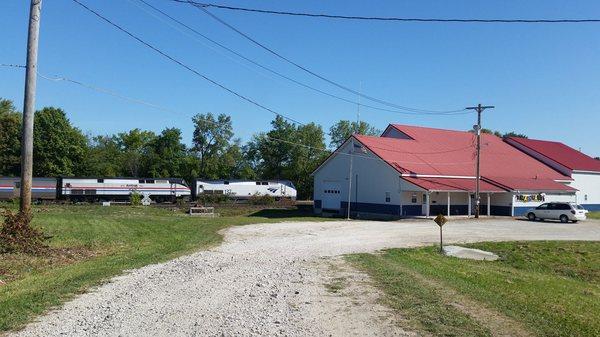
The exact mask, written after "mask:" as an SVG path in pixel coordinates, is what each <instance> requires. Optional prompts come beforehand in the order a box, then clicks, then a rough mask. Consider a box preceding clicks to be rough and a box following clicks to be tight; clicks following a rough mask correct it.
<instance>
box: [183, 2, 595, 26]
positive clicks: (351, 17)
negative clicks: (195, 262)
mask: <svg viewBox="0 0 600 337" xmlns="http://www.w3.org/2000/svg"><path fill="white" fill-rule="evenodd" d="M171 1H173V2H180V3H188V4H194V5H197V6H202V7H212V8H218V9H226V10H233V11H242V12H253V13H260V14H275V15H287V16H304V17H312V18H322V19H339V20H361V21H397V22H438V23H600V19H457V18H452V19H442V18H403V17H380V16H356V15H336V14H326V13H307V12H289V11H276V10H268V9H257V8H247V7H233V6H225V5H219V4H213V3H203V2H196V1H186V0H171Z"/></svg>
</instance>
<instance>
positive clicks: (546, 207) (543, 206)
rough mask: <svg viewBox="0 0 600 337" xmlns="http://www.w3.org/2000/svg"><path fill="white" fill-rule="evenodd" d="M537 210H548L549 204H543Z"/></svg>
mask: <svg viewBox="0 0 600 337" xmlns="http://www.w3.org/2000/svg"><path fill="white" fill-rule="evenodd" d="M537 209H548V204H541V205H539V206H538V207H537Z"/></svg>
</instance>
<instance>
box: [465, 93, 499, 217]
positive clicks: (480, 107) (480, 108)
mask: <svg viewBox="0 0 600 337" xmlns="http://www.w3.org/2000/svg"><path fill="white" fill-rule="evenodd" d="M493 108H495V106H493V105H481V104H477V106H470V107H466V108H465V109H467V110H475V111H477V125H475V126H474V129H475V132H476V133H477V148H476V150H477V162H476V164H475V175H476V176H477V177H476V180H475V218H479V211H480V204H481V202H480V201H481V198H480V196H479V194H480V193H479V192H480V191H479V184H480V181H481V172H480V163H481V113H482V112H483V111H484V110H485V109H493ZM469 199H470V198H469ZM470 202H471V200H469V203H470Z"/></svg>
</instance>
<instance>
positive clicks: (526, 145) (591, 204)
mask: <svg viewBox="0 0 600 337" xmlns="http://www.w3.org/2000/svg"><path fill="white" fill-rule="evenodd" d="M506 141H507V142H508V143H509V144H511V145H513V146H515V147H516V148H518V149H519V150H521V151H523V152H525V153H527V154H529V155H530V156H532V157H534V158H535V159H537V160H539V161H541V162H543V163H545V164H547V165H548V166H550V167H552V168H554V169H555V170H557V171H558V172H560V173H562V174H564V175H565V176H568V177H570V178H571V179H572V180H571V181H568V182H567V184H568V185H569V186H571V187H573V188H576V189H577V190H578V191H577V193H576V196H577V203H578V204H581V205H582V206H583V207H585V208H586V209H588V210H590V211H600V160H597V159H594V158H592V157H590V156H588V155H586V154H584V153H581V152H580V151H577V150H575V149H573V148H571V147H569V146H567V145H565V144H563V143H559V142H551V141H546V140H535V139H525V138H517V137H511V138H508V139H507V140H506Z"/></svg>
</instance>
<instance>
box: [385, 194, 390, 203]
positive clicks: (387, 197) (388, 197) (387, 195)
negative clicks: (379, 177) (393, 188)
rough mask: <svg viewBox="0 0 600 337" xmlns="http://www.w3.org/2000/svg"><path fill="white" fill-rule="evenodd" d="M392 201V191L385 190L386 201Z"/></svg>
mask: <svg viewBox="0 0 600 337" xmlns="http://www.w3.org/2000/svg"><path fill="white" fill-rule="evenodd" d="M390 201H391V197H390V192H385V202H390Z"/></svg>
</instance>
